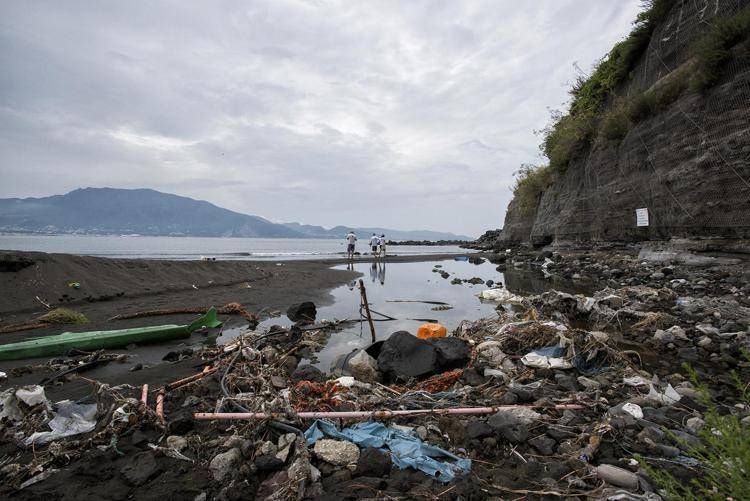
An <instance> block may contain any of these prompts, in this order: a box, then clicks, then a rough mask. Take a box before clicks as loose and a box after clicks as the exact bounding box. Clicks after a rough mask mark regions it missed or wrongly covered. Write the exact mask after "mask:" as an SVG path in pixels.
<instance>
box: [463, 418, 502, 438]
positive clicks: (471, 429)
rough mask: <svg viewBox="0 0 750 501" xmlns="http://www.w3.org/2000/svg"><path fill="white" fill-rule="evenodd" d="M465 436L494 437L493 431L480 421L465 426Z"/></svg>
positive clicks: (476, 420)
mask: <svg viewBox="0 0 750 501" xmlns="http://www.w3.org/2000/svg"><path fill="white" fill-rule="evenodd" d="M466 435H468V437H469V438H472V439H473V438H485V437H491V436H493V435H495V429H494V428H492V426H490V425H488V424H487V423H485V422H484V421H482V420H480V419H475V420H473V421H470V422H469V424H468V425H466Z"/></svg>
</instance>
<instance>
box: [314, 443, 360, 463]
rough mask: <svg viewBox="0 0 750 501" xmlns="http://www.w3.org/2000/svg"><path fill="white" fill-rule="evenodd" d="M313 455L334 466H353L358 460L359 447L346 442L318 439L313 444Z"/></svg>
mask: <svg viewBox="0 0 750 501" xmlns="http://www.w3.org/2000/svg"><path fill="white" fill-rule="evenodd" d="M313 453H315V455H316V456H318V457H319V458H320V459H322V460H323V461H326V462H328V463H331V464H333V465H336V466H346V465H348V464H354V463H356V462H357V460H358V459H359V447H357V446H356V445H355V444H353V443H351V442H347V441H346V440H333V439H330V438H323V439H320V440H318V441H317V442H315V446H314V447H313Z"/></svg>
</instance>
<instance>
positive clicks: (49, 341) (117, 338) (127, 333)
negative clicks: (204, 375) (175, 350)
mask: <svg viewBox="0 0 750 501" xmlns="http://www.w3.org/2000/svg"><path fill="white" fill-rule="evenodd" d="M219 325H221V322H220V321H218V320H217V319H216V310H214V309H213V308H211V309H210V310H209V311H208V313H206V314H205V315H204V316H202V317H201V318H199V319H198V320H196V321H195V322H193V323H191V324H190V325H173V324H169V325H155V326H152V327H136V328H133V329H120V330H113V331H91V332H63V333H62V334H58V335H56V336H44V337H39V338H35V339H30V340H28V341H21V342H19V343H11V344H4V345H0V360H20V359H24V358H39V357H49V356H55V355H64V354H66V353H68V352H69V351H70V350H73V349H76V350H84V351H90V350H101V349H112V348H123V347H125V346H128V345H130V344H150V343H163V342H165V341H173V340H175V339H183V338H186V337H188V336H190V334H191V333H192V332H193V331H195V330H197V329H200V328H201V327H209V328H213V327H218V326H219Z"/></svg>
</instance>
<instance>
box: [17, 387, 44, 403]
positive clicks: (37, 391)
mask: <svg viewBox="0 0 750 501" xmlns="http://www.w3.org/2000/svg"><path fill="white" fill-rule="evenodd" d="M16 398H18V400H20V401H21V402H23V403H25V404H26V405H28V406H29V407H34V406H35V405H39V404H47V403H48V402H47V397H46V396H45V395H44V388H43V387H42V386H39V385H33V386H24V387H23V388H19V389H17V390H16Z"/></svg>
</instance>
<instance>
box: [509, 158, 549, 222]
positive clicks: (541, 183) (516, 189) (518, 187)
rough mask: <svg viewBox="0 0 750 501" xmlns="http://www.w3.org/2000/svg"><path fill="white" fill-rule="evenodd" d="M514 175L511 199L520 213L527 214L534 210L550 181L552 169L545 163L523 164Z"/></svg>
mask: <svg viewBox="0 0 750 501" xmlns="http://www.w3.org/2000/svg"><path fill="white" fill-rule="evenodd" d="M515 175H516V184H515V185H514V186H513V199H514V200H515V201H516V203H517V204H518V209H519V211H520V212H521V213H522V214H529V213H531V212H533V211H535V210H536V208H537V206H538V205H539V200H540V199H541V198H542V194H543V193H544V190H546V189H547V187H549V185H550V183H551V182H552V170H551V169H550V168H549V166H547V165H540V166H534V165H529V164H524V165H522V166H521V168H520V169H519V170H518V171H517V172H516V173H515Z"/></svg>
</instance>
